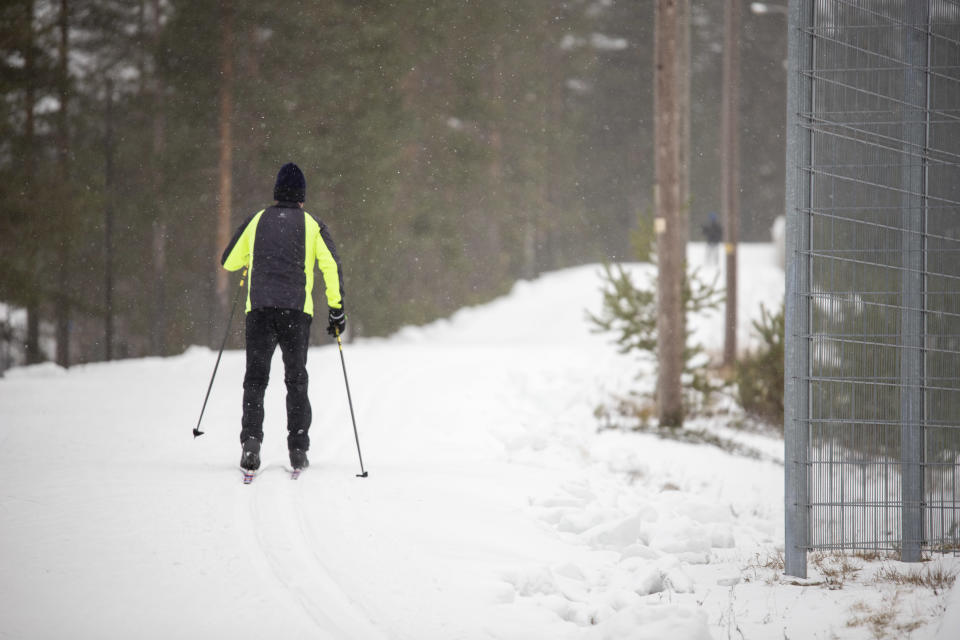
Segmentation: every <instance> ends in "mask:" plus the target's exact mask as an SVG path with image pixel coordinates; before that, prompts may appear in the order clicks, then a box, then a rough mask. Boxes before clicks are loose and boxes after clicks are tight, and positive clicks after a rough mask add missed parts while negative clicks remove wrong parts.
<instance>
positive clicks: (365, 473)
mask: <svg viewBox="0 0 960 640" xmlns="http://www.w3.org/2000/svg"><path fill="white" fill-rule="evenodd" d="M334 332H335V333H336V334H337V347H338V348H339V349H340V364H342V365H343V382H344V384H346V386H347V404H349V405H350V420H351V421H352V422H353V437H354V439H355V440H356V441H357V456H358V457H359V458H360V471H361V473H358V474H357V477H358V478H366V477H367V476H368V475H369V474H368V473H367V472H366V471H364V469H363V454H362V453H360V436H359V435H357V419H356V417H355V416H354V415H353V400H352V399H351V398H350V381H349V380H347V363H346V361H345V360H344V359H343V342H341V341H340V329H334Z"/></svg>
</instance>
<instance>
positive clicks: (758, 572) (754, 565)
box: [741, 551, 784, 584]
mask: <svg viewBox="0 0 960 640" xmlns="http://www.w3.org/2000/svg"><path fill="white" fill-rule="evenodd" d="M783 567H784V561H783V551H767V552H766V554H764V555H761V554H760V553H755V554H754V555H753V559H752V560H751V561H750V562H748V563H747V566H745V567H744V568H743V571H742V572H741V575H742V576H743V581H744V582H759V581H763V582H765V583H767V584H774V583H776V582H777V581H778V580H779V579H780V576H781V575H783Z"/></svg>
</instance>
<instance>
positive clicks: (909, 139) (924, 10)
mask: <svg viewBox="0 0 960 640" xmlns="http://www.w3.org/2000/svg"><path fill="white" fill-rule="evenodd" d="M906 11H907V14H906V26H905V27H904V32H903V45H904V47H903V48H904V54H905V56H904V62H905V71H904V99H903V101H904V107H903V128H904V144H903V156H902V158H903V161H902V165H903V185H902V190H903V234H902V238H903V240H902V244H901V253H902V262H901V269H902V272H901V273H902V276H901V292H902V307H901V315H900V318H901V327H900V331H901V336H902V348H901V354H900V384H901V391H900V393H901V395H900V424H901V431H900V465H901V474H902V485H901V488H902V491H903V495H902V499H903V507H902V508H903V512H902V513H903V515H902V522H903V524H902V528H903V530H902V534H901V560H903V561H904V562H918V561H920V559H921V546H922V544H923V428H922V425H923V415H924V411H923V360H924V354H923V346H924V344H923V343H924V338H923V336H924V333H925V327H924V304H925V299H926V297H925V296H924V284H925V282H924V266H925V265H924V249H925V246H924V245H925V238H924V232H925V228H926V208H927V184H926V155H927V126H928V125H927V117H928V115H927V111H928V106H929V96H928V89H927V81H928V78H927V71H928V69H929V46H930V43H929V32H930V24H929V23H930V5H929V3H928V2H927V1H926V0H925V1H923V2H907V3H906Z"/></svg>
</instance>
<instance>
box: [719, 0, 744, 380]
mask: <svg viewBox="0 0 960 640" xmlns="http://www.w3.org/2000/svg"><path fill="white" fill-rule="evenodd" d="M740 3H741V0H727V2H726V7H725V9H724V20H723V24H724V37H723V96H722V105H721V116H720V117H721V123H720V126H721V141H720V144H721V152H720V153H721V157H720V170H721V185H720V200H721V202H720V206H721V212H722V215H723V246H724V253H725V255H726V272H727V301H726V313H725V314H724V333H723V366H724V367H732V366H733V363H734V362H735V361H736V359H737V243H738V242H739V237H740V137H739V126H740V123H739V117H738V116H739V111H740V40H739V36H740Z"/></svg>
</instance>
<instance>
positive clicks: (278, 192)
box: [273, 162, 307, 202]
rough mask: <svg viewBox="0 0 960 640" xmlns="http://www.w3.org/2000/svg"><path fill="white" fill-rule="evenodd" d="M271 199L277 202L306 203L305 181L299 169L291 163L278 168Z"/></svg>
mask: <svg viewBox="0 0 960 640" xmlns="http://www.w3.org/2000/svg"><path fill="white" fill-rule="evenodd" d="M273 199H274V200H276V201H278V202H306V199H307V180H306V178H304V177H303V172H302V171H300V167H298V166H297V165H295V164H293V163H292V162H288V163H287V164H285V165H283V166H282V167H280V172H279V173H278V174H277V183H276V184H275V185H274V187H273Z"/></svg>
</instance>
